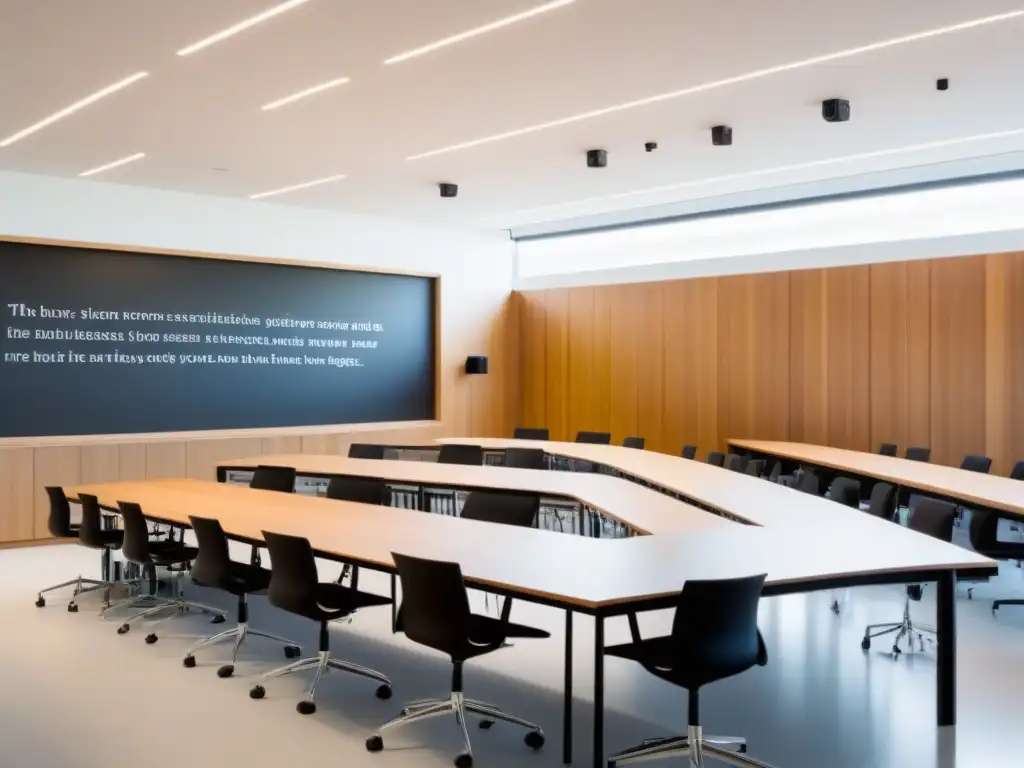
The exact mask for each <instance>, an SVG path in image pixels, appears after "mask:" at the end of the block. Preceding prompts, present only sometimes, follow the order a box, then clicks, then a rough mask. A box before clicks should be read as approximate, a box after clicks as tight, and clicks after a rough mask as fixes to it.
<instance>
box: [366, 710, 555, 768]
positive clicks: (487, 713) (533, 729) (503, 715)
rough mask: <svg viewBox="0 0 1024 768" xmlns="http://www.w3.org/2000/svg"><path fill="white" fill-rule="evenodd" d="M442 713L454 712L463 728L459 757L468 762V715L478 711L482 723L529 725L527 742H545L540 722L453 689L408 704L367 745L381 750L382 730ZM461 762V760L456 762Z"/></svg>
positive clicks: (534, 745)
mask: <svg viewBox="0 0 1024 768" xmlns="http://www.w3.org/2000/svg"><path fill="white" fill-rule="evenodd" d="M443 715H454V716H455V721H456V722H457V723H458V724H459V727H460V728H461V729H462V738H463V740H464V742H465V750H464V751H463V752H462V754H461V755H459V758H460V760H466V764H467V765H468V764H470V762H471V761H472V755H473V747H472V744H470V741H469V728H468V727H467V725H466V715H476V716H477V717H479V718H481V720H480V727H481V728H490V727H491V726H492V725H494V722H495V721H496V720H500V721H501V722H505V723H512V724H513V725H519V726H522V727H523V728H526V729H527V731H528V733H527V734H526V743H527V745H528V746H530V747H532V748H533V749H539V748H540V747H541V746H543V745H544V731H543V730H541V727H540V726H539V725H536V724H535V723H531V722H530V721H529V720H524V719H523V718H521V717H516V716H515V715H510V714H508V713H507V712H503V711H502V710H501V709H500V708H499V707H496V706H494V705H492V704H485V703H484V702H482V701H474V700H473V699H467V698H465V696H464V695H463V694H462V693H460V692H453V693H452V694H451V696H449V697H448V698H446V699H423V700H420V701H413V702H410V703H408V704H406V705H405V707H404V708H403V709H402V712H401V714H399V716H398V717H396V718H394V719H393V720H389V721H388V722H386V723H384V725H382V726H381V727H380V728H379V729H378V730H377V733H375V734H374V735H373V736H371V737H370V738H369V739H367V740H366V746H367V749H369V750H370V751H373V752H375V751H378V750H379V749H382V748H383V746H384V741H383V736H382V734H383V732H384V731H386V730H388V729H389V728H397V727H400V726H403V725H408V724H409V723H416V722H419V721H421V720H431V719H433V718H435V717H441V716H443ZM456 764H457V765H458V764H459V763H458V761H457V762H456Z"/></svg>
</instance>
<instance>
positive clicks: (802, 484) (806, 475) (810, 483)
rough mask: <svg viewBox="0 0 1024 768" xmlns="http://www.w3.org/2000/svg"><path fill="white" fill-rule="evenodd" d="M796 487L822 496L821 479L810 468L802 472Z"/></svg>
mask: <svg viewBox="0 0 1024 768" xmlns="http://www.w3.org/2000/svg"><path fill="white" fill-rule="evenodd" d="M796 488H797V490H799V491H802V492H803V493H809V494H811V495H812V496H821V480H820V479H819V478H818V476H817V475H816V474H814V472H812V471H811V470H809V469H805V470H804V471H803V472H801V473H800V477H799V479H798V480H797V481H796Z"/></svg>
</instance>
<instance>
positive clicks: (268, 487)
mask: <svg viewBox="0 0 1024 768" xmlns="http://www.w3.org/2000/svg"><path fill="white" fill-rule="evenodd" d="M249 487H250V488H255V489H256V490H260V491H280V492H281V493H295V467H271V466H265V465H261V466H258V467H256V471H255V472H253V473H252V480H250V481H249Z"/></svg>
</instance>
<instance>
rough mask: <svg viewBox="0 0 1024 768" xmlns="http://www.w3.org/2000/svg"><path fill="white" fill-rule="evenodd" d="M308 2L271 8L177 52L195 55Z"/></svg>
mask: <svg viewBox="0 0 1024 768" xmlns="http://www.w3.org/2000/svg"><path fill="white" fill-rule="evenodd" d="M308 2H309V0H288V2H286V3H281V4H280V5H275V6H274V7H273V8H268V9H267V10H265V11H263V13H257V14H256V15H255V16H250V17H249V18H248V19H245V20H244V21H240V22H238V23H237V24H235V25H234V26H231V27H228V28H227V29H222V30H221V31H220V32H217V33H215V34H212V35H210V36H209V37H205V38H203V39H202V40H200V41H199V42H198V43H192V45H190V46H188V47H187V48H182V49H181V50H180V51H178V55H179V56H188V55H189V54H192V53H196V52H197V51H201V50H203V48H208V47H210V46H211V45H213V44H215V43H219V42H220V41H221V40H227V39H228V38H229V37H234V36H235V35H237V34H238V33H239V32H244V31H245V30H247V29H249V27H255V26H256V25H257V24H262V23H263V22H264V21H267V20H269V19H272V18H274V17H275V16H278V15H280V14H282V13H284V12H285V11H290V10H292V9H293V8H298V7H299V6H300V5H305V4H306V3H308Z"/></svg>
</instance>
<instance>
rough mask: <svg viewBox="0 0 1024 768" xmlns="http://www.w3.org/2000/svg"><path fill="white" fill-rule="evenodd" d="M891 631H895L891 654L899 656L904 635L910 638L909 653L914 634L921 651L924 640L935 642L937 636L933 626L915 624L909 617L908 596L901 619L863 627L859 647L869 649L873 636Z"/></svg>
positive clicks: (880, 635)
mask: <svg viewBox="0 0 1024 768" xmlns="http://www.w3.org/2000/svg"><path fill="white" fill-rule="evenodd" d="M893 632H895V633H897V634H896V639H895V640H894V641H893V644H892V654H893V655H894V656H899V655H900V654H901V653H903V649H901V648H900V641H901V640H903V638H904V637H906V638H909V640H910V646H909V648H908V650H909V651H910V652H911V653H913V651H914V637H915V636H916V637H917V643H918V648H920V650H922V651H923V650H924V644H925V641H926V640H927V641H928V642H929V643H935V642H936V641H937V637H938V632H937V631H936V629H935V627H932V626H928V625H927V624H915V623H914V621H913V619H911V618H910V598H907V602H906V605H905V606H904V608H903V620H902V621H899V622H892V623H889V624H869V625H868V626H867V627H865V628H864V639H863V640H861V643H860V647H861V648H862V649H864V650H865V651H867V650H870V649H871V641H872V640H873V639H874V638H876V637H882V636H884V635H891V634H892V633H893Z"/></svg>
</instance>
